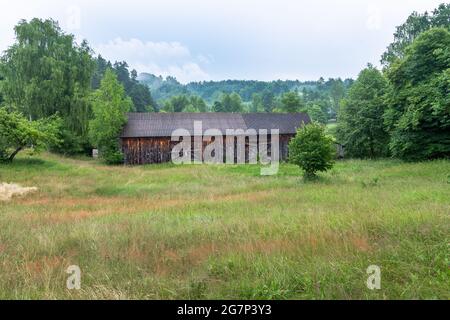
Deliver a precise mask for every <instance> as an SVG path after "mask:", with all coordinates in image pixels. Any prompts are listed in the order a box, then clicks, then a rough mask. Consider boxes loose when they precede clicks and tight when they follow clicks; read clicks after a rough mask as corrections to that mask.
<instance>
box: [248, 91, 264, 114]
mask: <svg viewBox="0 0 450 320" xmlns="http://www.w3.org/2000/svg"><path fill="white" fill-rule="evenodd" d="M262 111H264V104H263V99H262V95H261V94H259V93H254V94H253V95H252V104H251V106H250V112H262Z"/></svg>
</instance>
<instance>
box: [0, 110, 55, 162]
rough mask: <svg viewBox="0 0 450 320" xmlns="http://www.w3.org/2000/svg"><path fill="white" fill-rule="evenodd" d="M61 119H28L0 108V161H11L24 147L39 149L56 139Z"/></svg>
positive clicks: (53, 142) (53, 143)
mask: <svg viewBox="0 0 450 320" xmlns="http://www.w3.org/2000/svg"><path fill="white" fill-rule="evenodd" d="M60 126H61V119H60V118H57V117H56V116H53V117H51V118H47V119H40V120H35V121H30V120H28V119H27V118H25V117H24V116H23V115H22V114H20V113H18V112H16V111H13V112H10V111H8V110H6V108H5V107H2V108H0V161H2V162H12V161H13V160H14V158H15V157H16V155H17V154H18V153H19V152H20V151H22V150H24V149H25V148H33V149H35V150H40V149H42V148H44V147H46V146H48V145H50V144H52V145H55V144H57V143H58V142H59V141H58V132H59V130H60Z"/></svg>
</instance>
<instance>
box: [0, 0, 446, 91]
mask: <svg viewBox="0 0 450 320" xmlns="http://www.w3.org/2000/svg"><path fill="white" fill-rule="evenodd" d="M442 2H445V0H436V1H435V0H370V1H369V0H341V1H337V0H309V1H299V0H297V1H295V0H290V1H287V0H270V1H265V0H240V1H239V0H214V1H212V0H161V1H160V0H151V1H138V0H126V1H116V0H71V1H61V0H59V1H57V0H55V1H51V0H33V1H30V0H2V2H1V10H0V50H2V51H3V50H5V49H6V48H7V47H8V46H9V45H11V44H12V43H13V41H14V33H13V27H14V25H15V24H16V23H17V22H18V21H19V20H20V19H27V20H28V19H30V18H32V17H40V18H47V17H52V18H54V19H56V20H58V21H59V23H60V26H61V27H62V28H63V29H64V30H65V31H67V32H70V33H73V34H75V35H76V37H77V39H87V40H88V42H89V43H90V45H91V47H92V48H93V49H94V50H95V52H96V53H100V54H102V55H103V56H104V57H106V58H108V59H110V60H112V61H115V60H125V61H127V62H128V64H129V65H130V66H131V67H132V68H136V69H137V70H138V72H150V73H154V74H157V75H160V74H161V75H163V76H167V75H173V76H175V77H177V79H178V80H180V81H181V82H189V81H200V80H222V79H256V80H277V79H299V80H317V79H318V78H319V77H320V76H323V77H324V78H328V77H342V78H347V77H355V76H356V75H357V74H358V72H359V70H361V69H362V68H363V67H364V66H365V65H366V64H367V63H368V62H371V63H373V64H375V65H378V64H379V60H380V56H381V54H382V53H383V52H384V49H385V48H386V46H387V45H388V44H389V43H390V42H391V41H392V38H393V36H392V35H393V33H394V31H395V26H397V25H400V24H402V23H403V22H404V21H405V19H406V18H407V17H408V15H409V14H410V13H411V12H412V11H418V12H423V11H426V10H428V11H431V10H432V9H434V8H435V7H437V6H438V5H439V4H440V3H442Z"/></svg>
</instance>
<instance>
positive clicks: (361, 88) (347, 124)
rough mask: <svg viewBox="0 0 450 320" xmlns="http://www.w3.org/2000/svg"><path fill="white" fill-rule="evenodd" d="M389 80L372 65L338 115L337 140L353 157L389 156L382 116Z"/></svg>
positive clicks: (353, 89)
mask: <svg viewBox="0 0 450 320" xmlns="http://www.w3.org/2000/svg"><path fill="white" fill-rule="evenodd" d="M387 90H388V82H387V80H386V78H385V77H384V76H383V75H382V74H381V72H380V71H378V70H377V69H376V68H374V67H373V66H371V65H369V66H368V67H367V68H366V69H364V70H363V71H361V72H360V74H359V76H358V79H357V80H356V81H355V82H354V83H353V85H352V87H351V88H350V90H349V92H348V95H347V98H346V99H344V100H343V102H342V107H341V111H340V113H339V115H338V127H337V139H338V141H339V142H340V143H341V144H343V145H345V152H346V154H347V155H349V156H351V157H358V158H366V157H368V158H375V157H383V156H387V155H388V150H389V148H388V144H389V134H388V132H387V130H386V129H385V126H384V122H383V114H384V112H385V110H386V107H387V106H386V103H385V94H386V92H387Z"/></svg>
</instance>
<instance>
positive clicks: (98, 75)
mask: <svg viewBox="0 0 450 320" xmlns="http://www.w3.org/2000/svg"><path fill="white" fill-rule="evenodd" d="M95 62H96V69H95V72H94V75H93V78H92V88H93V89H98V88H99V87H100V82H101V79H102V78H103V76H104V74H105V72H106V70H107V69H112V70H113V71H114V72H115V73H116V75H117V79H118V80H119V82H120V83H121V84H122V85H123V86H124V88H125V92H126V94H127V95H128V96H129V97H130V98H131V100H132V101H133V108H132V111H134V112H154V111H157V104H156V102H155V101H154V100H153V97H152V95H151V93H150V89H149V88H148V86H146V85H145V84H142V83H139V81H138V80H137V72H136V70H131V72H130V71H129V70H128V64H127V63H126V62H125V61H119V62H118V61H116V62H115V63H114V64H111V62H110V61H107V60H105V59H104V58H103V57H102V56H101V55H99V56H98V57H97V58H95Z"/></svg>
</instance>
